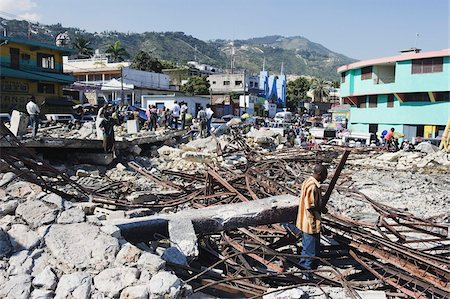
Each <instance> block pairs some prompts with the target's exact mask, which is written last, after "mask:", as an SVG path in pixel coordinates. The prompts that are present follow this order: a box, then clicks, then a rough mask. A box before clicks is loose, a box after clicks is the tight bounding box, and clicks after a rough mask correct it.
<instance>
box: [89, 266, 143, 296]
mask: <svg viewBox="0 0 450 299" xmlns="http://www.w3.org/2000/svg"><path fill="white" fill-rule="evenodd" d="M138 276H139V270H137V269H136V268H128V267H119V268H110V269H106V270H103V271H102V272H100V273H99V274H98V275H97V276H95V277H94V285H95V288H96V289H97V290H99V291H100V292H102V293H103V294H105V295H106V296H108V297H118V296H119V293H120V291H121V290H123V289H124V288H126V287H127V286H130V285H132V284H134V283H135V282H136V281H137V280H138Z"/></svg>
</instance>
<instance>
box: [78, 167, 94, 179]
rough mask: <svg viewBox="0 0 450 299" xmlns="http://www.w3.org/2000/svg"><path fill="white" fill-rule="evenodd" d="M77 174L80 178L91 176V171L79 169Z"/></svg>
mask: <svg viewBox="0 0 450 299" xmlns="http://www.w3.org/2000/svg"><path fill="white" fill-rule="evenodd" d="M75 175H76V176H77V177H80V178H85V177H89V176H91V174H90V173H89V171H86V170H84V169H78V170H77V172H76V174H75Z"/></svg>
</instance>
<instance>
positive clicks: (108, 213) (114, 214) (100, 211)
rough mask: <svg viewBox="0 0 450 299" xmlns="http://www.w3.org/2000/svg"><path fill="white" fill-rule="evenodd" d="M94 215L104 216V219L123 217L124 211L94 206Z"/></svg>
mask: <svg viewBox="0 0 450 299" xmlns="http://www.w3.org/2000/svg"><path fill="white" fill-rule="evenodd" d="M94 215H96V216H104V219H106V220H113V219H122V218H125V211H112V210H108V209H105V208H99V207H96V208H95V210H94Z"/></svg>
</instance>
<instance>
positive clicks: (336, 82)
mask: <svg viewBox="0 0 450 299" xmlns="http://www.w3.org/2000/svg"><path fill="white" fill-rule="evenodd" d="M331 86H332V87H334V88H340V87H341V82H340V81H339V80H333V82H331Z"/></svg>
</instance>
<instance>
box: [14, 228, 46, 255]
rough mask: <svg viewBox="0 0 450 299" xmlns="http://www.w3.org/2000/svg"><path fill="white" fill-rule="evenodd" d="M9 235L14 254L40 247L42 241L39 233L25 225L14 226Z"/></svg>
mask: <svg viewBox="0 0 450 299" xmlns="http://www.w3.org/2000/svg"><path fill="white" fill-rule="evenodd" d="M8 234H9V239H10V241H11V244H12V246H13V249H14V252H16V251H19V250H23V249H26V250H30V249H32V248H34V247H36V246H37V245H39V243H40V241H41V238H40V236H39V235H38V233H37V232H35V231H33V230H31V229H30V228H29V227H28V226H26V225H24V224H13V225H12V226H11V229H10V230H9V231H8Z"/></svg>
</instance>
